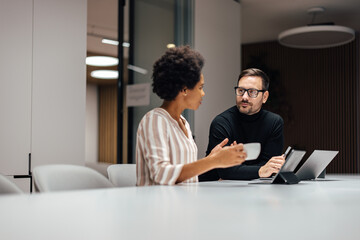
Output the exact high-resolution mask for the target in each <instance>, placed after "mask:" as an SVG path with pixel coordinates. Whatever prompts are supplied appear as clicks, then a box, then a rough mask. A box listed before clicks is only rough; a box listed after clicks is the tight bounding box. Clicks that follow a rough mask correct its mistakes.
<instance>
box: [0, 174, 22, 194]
mask: <svg viewBox="0 0 360 240" xmlns="http://www.w3.org/2000/svg"><path fill="white" fill-rule="evenodd" d="M21 193H23V191H22V190H21V189H20V188H19V187H18V186H16V185H15V183H13V182H11V181H10V180H9V179H7V178H6V177H5V176H3V175H1V174H0V195H1V194H21Z"/></svg>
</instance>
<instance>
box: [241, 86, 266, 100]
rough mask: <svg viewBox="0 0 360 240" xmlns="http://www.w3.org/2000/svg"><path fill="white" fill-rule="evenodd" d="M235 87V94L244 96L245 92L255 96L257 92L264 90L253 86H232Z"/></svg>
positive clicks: (252, 96)
mask: <svg viewBox="0 0 360 240" xmlns="http://www.w3.org/2000/svg"><path fill="white" fill-rule="evenodd" d="M234 89H235V94H236V95H237V96H244V94H245V92H247V94H248V95H249V97H251V98H256V97H257V96H258V94H259V92H266V90H258V89H255V88H249V89H246V88H242V87H234Z"/></svg>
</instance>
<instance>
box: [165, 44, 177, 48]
mask: <svg viewBox="0 0 360 240" xmlns="http://www.w3.org/2000/svg"><path fill="white" fill-rule="evenodd" d="M166 47H167V48H174V47H176V45H175V44H173V43H169V44H168V45H166Z"/></svg>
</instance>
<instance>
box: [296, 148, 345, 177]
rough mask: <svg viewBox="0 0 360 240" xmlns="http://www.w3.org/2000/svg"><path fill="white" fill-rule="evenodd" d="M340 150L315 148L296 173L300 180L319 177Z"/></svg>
mask: <svg viewBox="0 0 360 240" xmlns="http://www.w3.org/2000/svg"><path fill="white" fill-rule="evenodd" d="M338 153H339V151H326V150H315V151H314V152H313V153H312V154H311V155H310V157H309V158H308V159H307V160H306V161H305V163H304V164H303V165H302V166H301V167H300V169H299V170H298V171H297V172H296V173H295V175H296V176H297V177H298V178H299V179H300V180H313V179H316V178H318V177H319V175H320V174H321V172H322V171H324V169H325V168H326V167H327V166H328V165H329V163H330V162H331V161H332V160H333V159H334V157H335V156H336V155H337V154H338Z"/></svg>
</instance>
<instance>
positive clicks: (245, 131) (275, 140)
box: [199, 106, 284, 181]
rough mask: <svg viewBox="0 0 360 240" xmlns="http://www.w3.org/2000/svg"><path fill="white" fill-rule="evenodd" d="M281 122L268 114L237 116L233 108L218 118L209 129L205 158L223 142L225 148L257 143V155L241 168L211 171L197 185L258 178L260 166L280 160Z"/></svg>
mask: <svg viewBox="0 0 360 240" xmlns="http://www.w3.org/2000/svg"><path fill="white" fill-rule="evenodd" d="M283 126H284V121H283V119H282V118H281V117H280V116H279V115H277V114H275V113H272V112H269V111H266V110H260V111H259V112H258V113H256V114H253V115H246V114H243V113H241V112H240V111H239V110H238V108H237V107H236V106H234V107H231V108H229V109H228V110H226V111H225V112H223V113H221V114H219V115H218V116H216V117H215V119H214V120H213V121H212V123H211V126H210V134H209V144H208V148H207V150H206V155H209V154H210V152H211V150H212V149H213V148H214V147H215V146H216V145H217V144H219V143H220V142H221V141H222V140H224V139H225V138H228V139H229V142H228V145H230V144H231V143H233V142H234V141H236V142H237V143H251V142H259V143H261V153H260V155H259V157H258V158H257V159H256V160H251V161H245V162H244V163H243V164H241V165H238V166H234V167H230V168H218V169H213V170H211V171H209V172H206V173H204V174H202V175H200V176H199V180H200V181H215V180H219V179H220V178H221V179H228V180H250V179H255V178H258V177H259V173H258V172H259V169H260V167H261V166H263V165H264V164H266V162H267V161H268V160H269V159H270V158H271V157H273V156H280V155H281V154H282V150H283V147H284V136H283Z"/></svg>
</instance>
